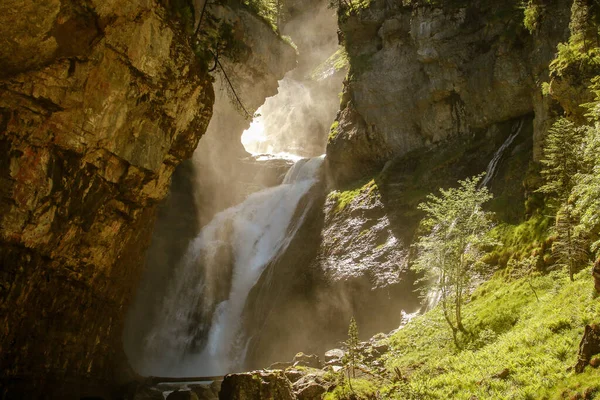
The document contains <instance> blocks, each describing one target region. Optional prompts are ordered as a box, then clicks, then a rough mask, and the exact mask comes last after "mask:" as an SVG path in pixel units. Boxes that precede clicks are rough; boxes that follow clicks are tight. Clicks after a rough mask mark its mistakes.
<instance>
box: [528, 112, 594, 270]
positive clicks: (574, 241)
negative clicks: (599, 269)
mask: <svg viewBox="0 0 600 400" xmlns="http://www.w3.org/2000/svg"><path fill="white" fill-rule="evenodd" d="M588 130H589V128H588V127H585V126H583V127H577V126H576V125H575V124H574V123H573V122H571V121H569V120H567V119H566V118H561V119H559V120H558V121H556V123H555V124H554V125H553V126H552V128H551V129H550V130H549V131H548V137H547V138H546V142H545V144H544V158H543V159H542V161H541V162H542V165H543V168H542V176H543V177H544V180H545V183H544V185H543V186H542V187H541V188H540V189H538V191H540V192H543V193H546V194H548V195H549V196H550V200H554V203H555V204H553V205H554V207H556V208H557V209H558V211H557V214H556V223H555V224H554V231H555V232H556V236H557V239H556V241H555V243H554V245H553V246H552V250H553V253H554V255H555V257H556V258H557V260H558V265H563V266H566V267H567V268H568V270H569V276H570V278H571V281H572V280H573V276H574V274H575V272H576V269H577V266H578V265H581V264H582V263H583V262H584V261H585V259H586V258H587V248H588V241H587V239H586V235H585V232H582V231H581V230H578V229H576V228H577V226H578V224H579V217H578V216H577V215H576V209H575V208H574V207H573V205H572V204H571V201H570V198H571V195H572V193H573V189H574V188H575V187H576V186H577V180H578V176H579V175H578V174H579V173H580V172H581V171H582V168H583V166H584V161H585V160H584V154H585V152H584V140H585V138H586V136H587V133H588Z"/></svg>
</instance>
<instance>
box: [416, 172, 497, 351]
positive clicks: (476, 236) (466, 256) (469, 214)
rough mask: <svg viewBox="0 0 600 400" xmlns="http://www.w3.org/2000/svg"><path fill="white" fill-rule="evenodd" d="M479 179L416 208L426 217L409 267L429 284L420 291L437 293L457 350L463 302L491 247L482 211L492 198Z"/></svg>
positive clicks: (488, 224)
mask: <svg viewBox="0 0 600 400" xmlns="http://www.w3.org/2000/svg"><path fill="white" fill-rule="evenodd" d="M482 177H483V174H482V175H479V176H476V177H474V178H470V179H466V180H465V181H459V182H458V183H459V187H458V188H456V189H448V190H444V189H442V190H441V191H440V192H441V196H439V197H438V196H435V195H433V194H430V195H429V196H427V201H425V202H424V203H422V204H420V205H419V208H420V209H421V210H423V211H425V213H426V216H425V218H424V219H423V220H422V221H421V225H422V226H423V227H424V228H425V229H426V230H427V231H428V233H427V234H425V235H422V236H421V237H419V239H418V241H417V243H416V244H415V247H416V249H417V252H418V255H417V258H416V260H415V261H414V263H413V265H412V268H413V269H414V270H415V271H418V272H424V275H425V276H424V278H423V280H424V281H425V282H427V283H428V285H426V286H425V287H424V288H423V291H424V292H427V291H430V290H436V291H438V292H439V293H440V303H441V306H442V311H443V313H444V318H445V319H446V322H447V323H448V325H449V326H450V328H451V330H452V335H453V337H454V342H455V344H456V346H457V347H459V343H458V338H457V334H458V332H459V331H460V332H462V333H464V334H467V333H468V332H467V330H466V329H465V327H464V326H463V322H462V304H463V301H464V296H465V294H466V293H467V291H468V289H469V287H470V284H471V279H472V275H473V269H474V267H475V265H476V264H477V263H478V262H480V259H481V256H482V249H483V248H484V247H486V246H491V245H495V244H496V242H495V241H494V240H492V239H491V238H489V237H488V235H487V233H488V231H489V230H490V229H491V227H492V223H491V220H490V216H491V213H489V212H486V211H484V210H483V209H482V206H483V204H484V203H485V202H487V201H488V200H490V199H491V198H492V196H491V195H490V193H489V192H488V190H487V188H486V187H482V188H478V184H479V181H480V180H481V178H482Z"/></svg>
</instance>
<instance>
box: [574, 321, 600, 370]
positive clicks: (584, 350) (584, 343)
mask: <svg viewBox="0 0 600 400" xmlns="http://www.w3.org/2000/svg"><path fill="white" fill-rule="evenodd" d="M596 354H600V325H597V324H591V325H586V326H585V331H584V333H583V337H582V338H581V342H580V343H579V353H578V356H577V358H578V359H577V364H575V372H576V373H578V374H580V373H582V372H583V370H584V369H585V367H586V366H587V365H588V364H590V361H591V360H592V357H593V356H595V355H596Z"/></svg>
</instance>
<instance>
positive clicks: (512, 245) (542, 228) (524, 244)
mask: <svg viewBox="0 0 600 400" xmlns="http://www.w3.org/2000/svg"><path fill="white" fill-rule="evenodd" d="M551 225H552V220H551V218H549V217H547V216H542V215H535V216H534V217H532V218H530V219H529V220H527V221H525V222H523V223H520V224H516V225H511V224H501V225H499V226H497V227H496V228H494V229H493V230H492V232H490V234H491V235H492V236H493V237H494V238H495V239H496V240H498V241H499V242H500V243H502V246H500V247H498V248H497V249H496V250H494V251H492V252H491V253H489V254H488V255H486V257H485V259H484V260H485V261H486V262H487V263H488V264H490V265H492V266H499V267H501V268H505V267H506V266H507V265H508V263H509V261H510V260H515V261H520V260H522V259H523V258H526V257H530V256H542V257H543V255H545V254H548V253H549V252H550V250H551V246H550V245H549V231H550V227H551Z"/></svg>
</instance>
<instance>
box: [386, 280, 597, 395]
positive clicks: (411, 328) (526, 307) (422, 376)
mask: <svg viewBox="0 0 600 400" xmlns="http://www.w3.org/2000/svg"><path fill="white" fill-rule="evenodd" d="M531 284H532V285H533V286H534V287H535V290H536V292H537V295H538V296H539V301H537V300H536V296H535V294H534V293H533V290H532V289H531V286H530V285H529V283H528V282H527V280H526V279H525V278H524V279H520V280H516V281H513V282H510V283H507V282H505V281H504V280H503V278H502V276H501V274H497V276H496V277H494V278H493V279H492V280H490V281H489V282H487V283H486V284H484V285H482V286H481V287H480V288H479V289H478V290H477V291H475V293H474V294H473V296H472V298H471V301H470V302H469V303H468V304H467V305H466V306H465V310H464V311H465V326H466V328H467V329H468V330H469V331H470V332H471V334H472V337H470V338H462V339H463V343H464V350H462V351H459V350H457V348H456V347H455V346H454V344H453V341H452V335H451V333H450V330H449V328H448V327H447V326H446V323H445V321H444V319H443V317H442V315H441V312H440V310H438V309H434V310H432V311H430V312H429V313H427V314H425V315H423V316H420V317H417V318H415V319H414V320H412V321H411V322H410V323H409V324H408V325H407V326H406V327H405V328H404V329H402V330H400V331H399V332H398V333H397V334H395V335H394V336H393V337H392V338H391V339H390V344H391V345H392V348H393V350H392V352H391V353H389V356H388V358H387V360H386V367H387V369H388V370H390V371H394V370H395V369H396V368H397V369H398V371H401V374H402V376H405V377H407V381H406V382H405V383H402V382H400V383H396V384H393V385H388V387H387V388H386V389H385V390H386V391H388V392H389V393H390V398H395V399H407V398H422V399H471V398H475V397H476V398H478V399H490V400H491V399H554V398H563V397H561V396H563V394H568V395H571V394H575V393H583V392H585V391H586V390H588V391H590V390H595V389H597V388H598V387H599V386H600V371H598V370H593V369H591V368H590V367H588V368H587V369H586V372H585V373H584V374H582V375H576V374H574V372H571V371H569V370H568V368H569V367H571V366H573V365H574V364H575V362H576V361H577V350H578V344H579V340H580V339H581V335H582V334H583V328H584V326H585V325H586V324H588V323H590V322H592V321H598V320H599V319H600V315H599V312H600V301H599V300H598V299H597V298H596V297H595V295H594V294H593V284H592V280H591V279H590V277H589V271H584V272H582V273H580V274H579V275H577V278H576V280H575V282H570V281H569V279H568V276H567V274H566V273H565V272H562V271H561V272H554V273H552V274H549V275H545V276H537V277H534V278H532V281H531ZM504 369H508V370H509V375H508V377H506V378H505V379H501V378H498V377H494V376H495V375H498V374H499V373H500V372H501V371H503V370H504ZM473 396H475V397H473ZM590 398H600V397H599V396H598V395H596V397H590Z"/></svg>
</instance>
